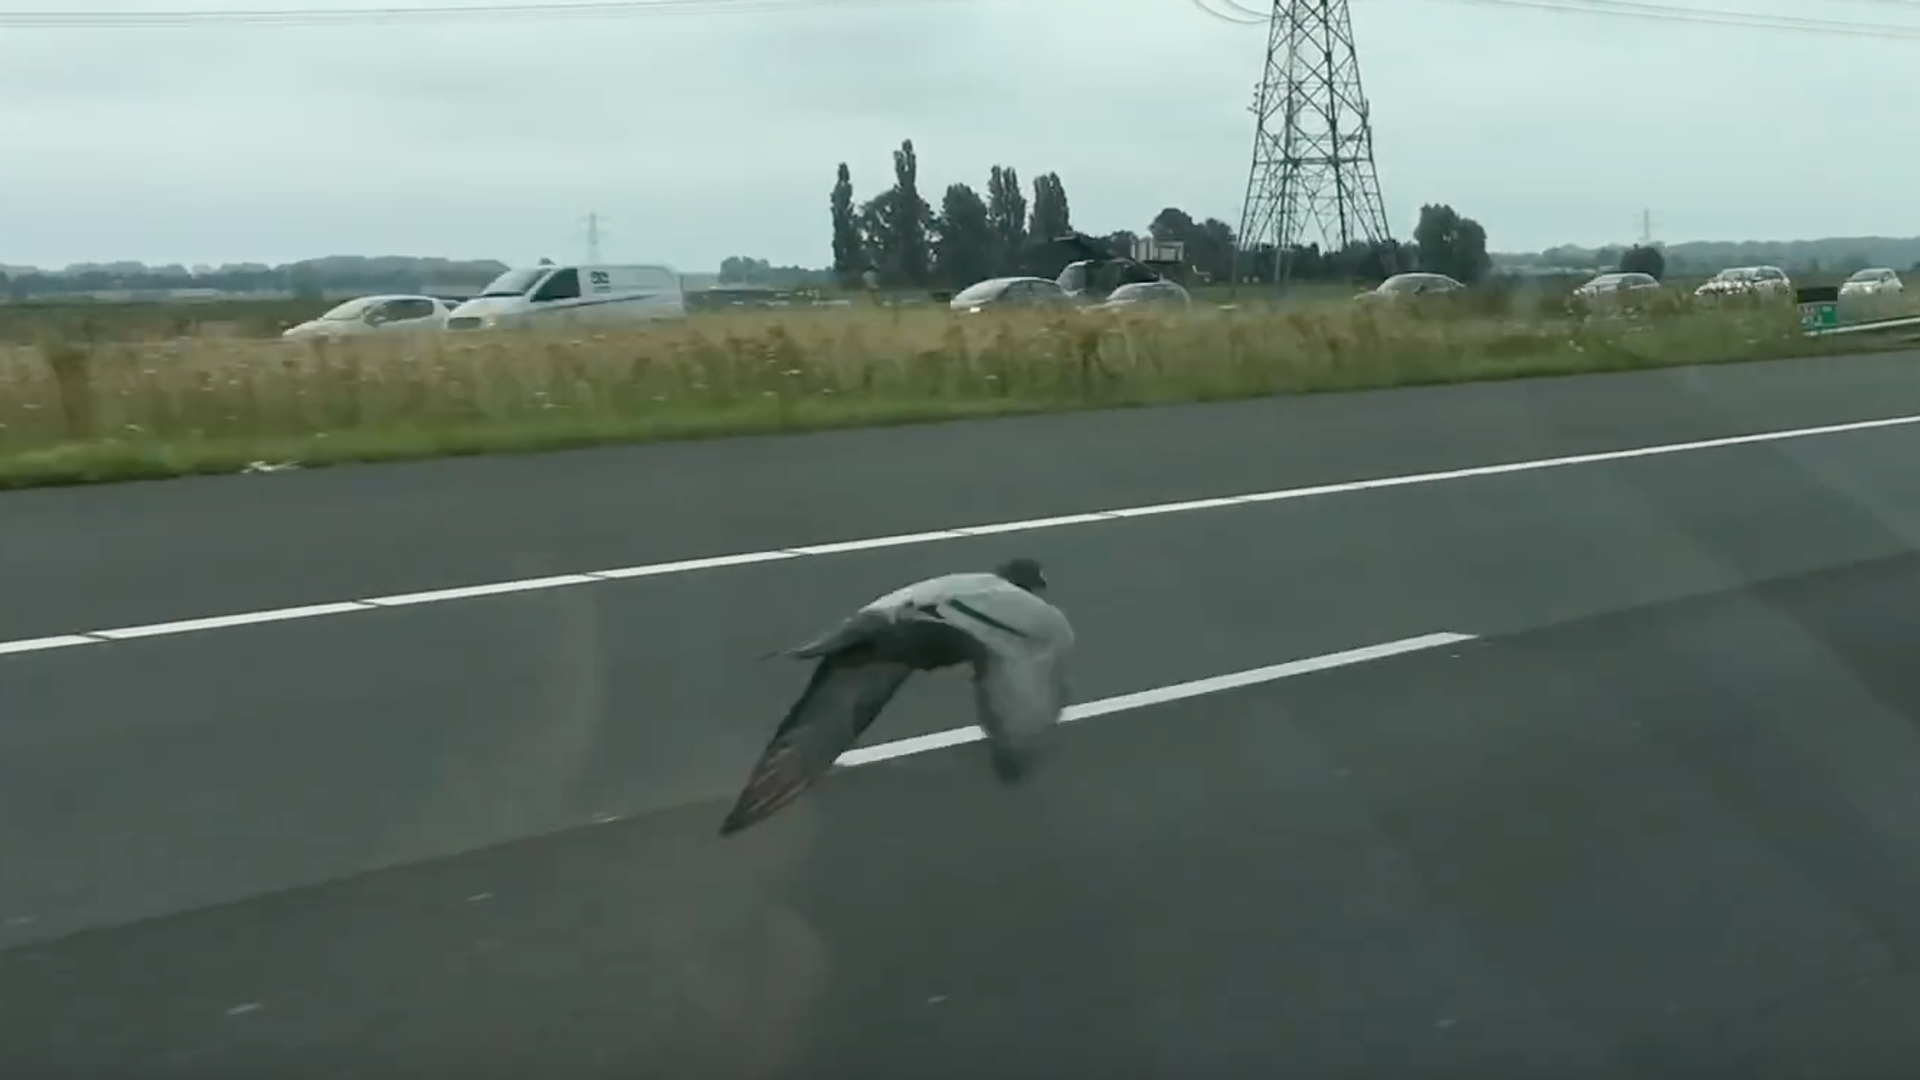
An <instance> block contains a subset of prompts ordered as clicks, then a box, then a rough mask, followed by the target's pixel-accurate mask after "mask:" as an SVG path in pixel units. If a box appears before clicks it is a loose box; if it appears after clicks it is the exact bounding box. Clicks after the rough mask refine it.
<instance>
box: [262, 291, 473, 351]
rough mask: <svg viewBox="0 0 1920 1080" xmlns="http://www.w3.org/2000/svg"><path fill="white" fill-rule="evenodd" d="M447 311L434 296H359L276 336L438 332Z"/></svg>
mask: <svg viewBox="0 0 1920 1080" xmlns="http://www.w3.org/2000/svg"><path fill="white" fill-rule="evenodd" d="M451 314H453V305H452V304H449V303H448V302H446V301H445V300H442V299H440V298H439V297H437V296H416V295H400V296H361V297H357V298H355V299H352V300H349V301H347V302H346V303H344V304H341V305H339V306H338V307H335V308H334V309H333V310H332V311H329V312H327V313H326V314H325V315H322V316H320V317H319V318H317V319H308V320H307V321H306V322H303V323H301V324H300V325H298V326H293V327H289V328H288V329H286V330H285V331H283V332H282V333H281V335H280V336H281V337H283V338H286V339H287V340H289V341H314V340H327V341H338V340H340V339H341V338H346V337H359V336H362V335H365V334H392V333H404V332H408V331H422V330H434V331H438V330H443V329H445V328H446V325H447V316H448V315H451Z"/></svg>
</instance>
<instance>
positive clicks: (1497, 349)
mask: <svg viewBox="0 0 1920 1080" xmlns="http://www.w3.org/2000/svg"><path fill="white" fill-rule="evenodd" d="M1352 292H1353V290H1352V289H1349V288H1336V289H1331V290H1324V291H1322V292H1321V294H1320V296H1318V297H1316V296H1313V295H1311V294H1310V295H1307V296H1305V297H1298V296H1297V297H1296V298H1294V299H1293V300H1291V301H1289V302H1287V303H1283V304H1275V303H1271V302H1267V301H1264V300H1262V299H1259V298H1258V296H1257V294H1255V293H1252V292H1249V291H1243V293H1242V294H1241V296H1239V297H1238V298H1236V299H1237V302H1236V303H1234V304H1232V305H1225V300H1226V297H1225V295H1224V294H1223V293H1222V291H1221V290H1218V289H1211V290H1205V291H1202V292H1201V293H1199V294H1197V297H1196V302H1195V304H1194V306H1193V308H1192V309H1191V310H1189V311H1183V312H1172V311H1159V312H1150V313H1141V314H1138V315H1125V316H1122V315H1116V314H1112V313H1104V314H1103V313H1097V312H1080V311H1071V312H1052V313H1045V314H1041V313H1019V314H1012V315H1005V316H1000V315H992V314H989V313H985V312H983V313H980V314H975V315H956V314H953V313H950V312H949V311H948V310H946V307H945V305H944V304H938V303H930V302H920V303H902V304H891V305H880V304H873V303H870V302H867V301H864V300H861V301H857V302H856V304H855V306H854V307H852V308H827V307H822V308H805V307H792V308H738V309H731V310H722V311H718V312H703V313H699V314H697V315H695V316H693V317H690V318H689V319H687V320H685V321H684V322H679V323H674V324H658V325H654V326H645V327H636V328H621V329H605V328H589V327H577V328H557V329H555V330H551V331H548V332H543V333H539V334H487V335H468V334H430V335H409V336H392V337H373V338H368V339H366V340H364V341H359V342H354V343H352V344H348V345H334V346H326V347H315V346H310V345H298V344H293V343H288V342H283V341H281V340H278V339H277V337H276V336H274V335H276V334H277V332H278V330H279V328H280V327H282V326H285V325H287V324H289V323H291V322H293V321H297V320H298V319H301V318H304V317H307V316H309V315H311V314H313V313H314V312H313V310H312V309H314V308H316V307H324V306H327V305H326V304H325V303H321V304H319V305H315V304H306V305H304V306H303V305H301V304H299V303H298V302H293V301H270V302H265V303H259V304H253V305H249V304H248V303H247V302H241V301H236V302H220V303H211V304H208V303H197V304H181V305H159V304H92V305H89V304H69V305H45V306H42V305H12V306H0V487H20V486H30V485H41V484H58V483H83V482H97V481H111V480H124V479H134V478H142V477H160V476H171V475H181V474H186V473H194V472H226V471H234V470H237V469H241V468H244V467H246V466H248V465H249V464H251V463H255V462H268V463H286V462H297V463H300V464H302V465H307V466H312V465H320V464H326V463H331V462H341V461H377V460H391V459H399V458H414V457H426V456H436V455H451V454H474V453H488V452H512V451H530V450H539V449H553V448H561V447H570V446H583V445H593V444H602V443H612V442H633V441H644V440H653V439H680V438H702V437H721V436H727V435H737V434H749V433H765V432H774V431H794V430H806V429H814V428H823V427H836V426H852V425H878V424H898V423H912V422H920V421H929V420H940V419H950V418H959V417H971V416H983V415H993V414H1006V413H1021V412H1042V411H1057V410H1068V409H1084V408H1107V407H1123V406H1137V405H1149V404H1155V403H1161V402H1173V401H1194V400H1210V399H1225V398H1236V397H1249V396H1258V395H1267V394H1283V393H1309V392H1317V391H1329V390H1356V389H1368V388H1378V387H1388V386H1396V385H1407V384H1418V383H1435V382H1455V381H1466V380H1475V379H1496V378H1518V377H1528V376H1546V375H1558V374H1571V373H1576V372H1588V371H1605V370H1623V369H1632V368H1643V367H1650V366H1662V365H1676V364H1695V363H1720V362H1731V361H1739V360H1757V359H1767V358H1777V357H1784V356H1796V355H1810V354H1819V353H1822V352H1832V353H1840V352H1862V351H1869V350H1873V349H1876V348H1886V347H1900V346H1903V345H1907V344H1910V342H1911V339H1910V338H1905V337H1899V336H1883V335H1864V334H1863V335H1846V336H1843V337H1840V338H1835V339H1827V340H1818V341H1816V340H1809V339H1807V338H1805V337H1803V336H1802V335H1801V333H1800V326H1799V317H1798V311H1797V309H1796V308H1795V307H1794V305H1792V304H1791V303H1785V302H1780V303H1772V304H1766V303H1724V302H1723V303H1717V304H1709V303H1701V302H1697V301H1695V300H1694V299H1693V298H1692V297H1691V295H1690V294H1689V291H1688V289H1687V288H1686V287H1685V286H1684V285H1683V286H1680V287H1676V288H1674V289H1672V290H1670V291H1662V292H1660V293H1658V294H1652V295H1648V296H1643V297H1640V298H1638V299H1637V300H1636V302H1635V303H1633V304H1632V305H1631V306H1630V307H1620V306H1612V307H1608V308H1606V309H1601V310H1575V309H1571V308H1570V307H1569V305H1568V303H1567V301H1566V299H1565V289H1564V288H1563V287H1533V288H1508V289H1493V288H1488V289H1476V290H1474V291H1472V292H1470V293H1467V294H1463V295H1462V296H1460V297H1458V298H1449V299H1443V300H1435V301H1431V302H1422V303H1396V304H1377V303H1364V304H1363V303H1356V302H1354V301H1353V300H1352V299H1351V296H1352ZM1905 310H1909V308H1908V306H1907V305H1895V306H1883V308H1882V309H1881V310H1876V311H1873V312H1866V311H1849V312H1847V313H1846V314H1848V315H1849V316H1864V315H1867V314H1874V315H1879V314H1890V313H1899V312H1901V311H1905Z"/></svg>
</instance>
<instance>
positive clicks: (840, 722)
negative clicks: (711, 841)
mask: <svg viewBox="0 0 1920 1080" xmlns="http://www.w3.org/2000/svg"><path fill="white" fill-rule="evenodd" d="M910 674H912V669H911V668H909V667H908V666H906V665H905V664H900V663H893V662H889V661H881V660H875V659H873V658H871V656H861V655H854V654H851V653H846V652H842V653H836V654H833V655H829V656H827V657H825V658H823V659H822V660H821V661H820V663H819V664H818V665H816V666H815V667H814V671H813V678H812V679H811V680H809V681H808V683H807V688H806V690H805V691H803V692H802V693H801V695H800V698H799V700H798V701H795V702H794V703H793V707H792V708H790V709H788V710H787V715H786V717H785V718H784V719H782V720H781V721H780V726H779V727H778V728H777V729H775V731H774V733H773V739H772V740H771V741H770V742H768V743H767V748H766V749H765V750H764V751H762V753H761V755H760V760H759V761H758V762H756V763H755V764H754V766H753V771H752V772H751V773H749V774H748V776H747V782H746V786H745V787H743V788H742V789H741V791H740V797H739V798H738V799H737V800H735V802H734V806H733V809H732V811H731V812H729V813H728V814H727V817H726V820H725V821H723V822H722V823H721V825H720V835H722V836H731V835H733V834H734V833H737V832H739V831H741V830H742V829H745V828H747V827H749V826H751V825H754V824H757V823H758V822H761V821H765V820H766V819H767V818H769V817H772V816H773V815H774V814H775V813H777V812H778V811H779V810H781V809H782V808H783V807H786V806H787V805H789V804H791V803H792V802H793V801H794V800H795V799H798V798H799V797H800V796H801V795H803V794H805V793H806V791H807V789H808V788H811V787H812V786H813V785H814V784H816V783H818V782H819V780H820V778H821V777H823V776H825V775H826V774H827V773H828V771H829V770H831V769H832V768H833V764H834V762H835V761H838V760H839V758H840V755H841V754H843V753H845V752H846V751H847V750H848V749H849V748H850V747H852V746H853V744H854V743H855V742H857V741H858V740H859V738H860V735H861V733H862V732H864V731H866V730H867V728H868V727H869V726H870V725H871V724H872V723H873V721H874V719H875V718H876V717H878V716H879V715H880V710H881V709H883V708H885V707H886V705H887V702H888V701H891V700H892V699H893V695H894V694H895V693H896V692H898V691H899V689H900V684H902V683H904V682H906V681H907V676H908V675H910Z"/></svg>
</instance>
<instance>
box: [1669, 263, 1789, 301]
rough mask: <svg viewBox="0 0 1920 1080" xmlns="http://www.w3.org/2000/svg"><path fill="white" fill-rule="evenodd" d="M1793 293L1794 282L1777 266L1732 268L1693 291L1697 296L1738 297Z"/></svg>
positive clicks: (1721, 272) (1714, 276) (1716, 275)
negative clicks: (1757, 294) (1742, 295)
mask: <svg viewBox="0 0 1920 1080" xmlns="http://www.w3.org/2000/svg"><path fill="white" fill-rule="evenodd" d="M1792 291H1793V281H1792V280H1791V279H1790V278H1788V277H1787V272H1786V271H1785V270H1782V269H1780V268H1779V267H1777V266H1730V267H1728V268H1727V269H1725V270H1722V271H1720V272H1719V273H1717V274H1715V275H1713V277H1712V278H1710V279H1709V280H1708V281H1707V282H1706V283H1705V284H1703V285H1701V286H1700V287H1699V288H1697V289H1695V290H1693V295H1695V296H1736V295H1740V294H1754V293H1762V294H1775V295H1778V294H1785V293H1790V292H1792Z"/></svg>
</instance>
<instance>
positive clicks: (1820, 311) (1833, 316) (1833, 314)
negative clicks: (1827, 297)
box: [1800, 301, 1840, 330]
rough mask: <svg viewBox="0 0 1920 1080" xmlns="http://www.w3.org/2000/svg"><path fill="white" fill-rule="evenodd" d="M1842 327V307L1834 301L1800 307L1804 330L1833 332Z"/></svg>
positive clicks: (1801, 322) (1801, 323) (1801, 325)
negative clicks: (1835, 328) (1833, 329)
mask: <svg viewBox="0 0 1920 1080" xmlns="http://www.w3.org/2000/svg"><path fill="white" fill-rule="evenodd" d="M1839 325H1840V305H1839V304H1836V303H1833V302H1832V301H1826V302H1822V303H1814V304H1801V305H1800V327H1801V329H1803V330H1831V329H1832V328H1834V327H1836V326H1839Z"/></svg>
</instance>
